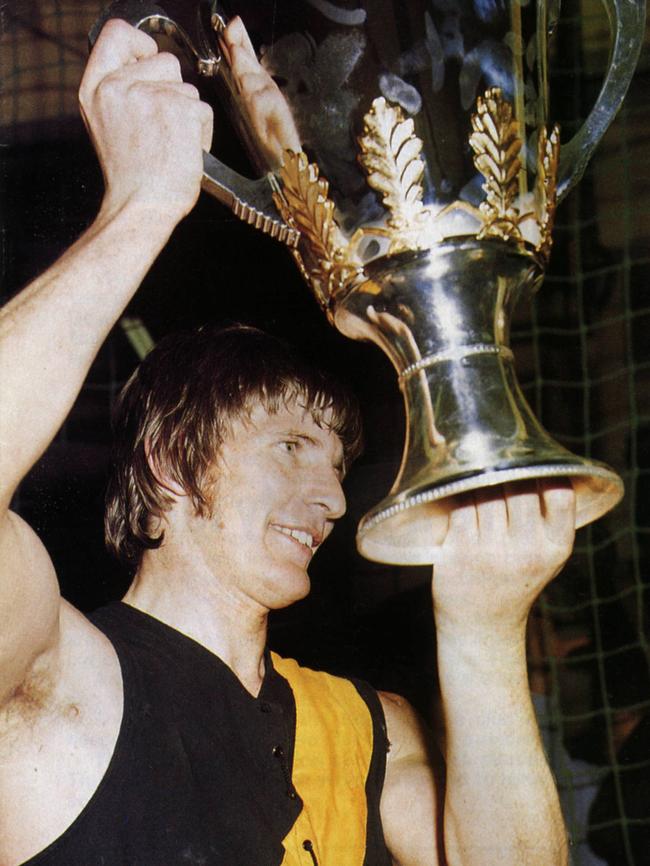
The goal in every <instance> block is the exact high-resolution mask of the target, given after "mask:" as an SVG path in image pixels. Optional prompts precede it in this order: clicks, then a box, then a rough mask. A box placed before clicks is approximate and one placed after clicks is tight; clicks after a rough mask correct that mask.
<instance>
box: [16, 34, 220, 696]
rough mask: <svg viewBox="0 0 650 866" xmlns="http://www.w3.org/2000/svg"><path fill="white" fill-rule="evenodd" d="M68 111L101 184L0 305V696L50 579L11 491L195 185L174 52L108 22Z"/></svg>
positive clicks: (47, 616)
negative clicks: (28, 279) (52, 251)
mask: <svg viewBox="0 0 650 866" xmlns="http://www.w3.org/2000/svg"><path fill="white" fill-rule="evenodd" d="M80 103H81V110H82V114H83V117H84V120H85V122H86V126H87V128H88V131H89V134H90V136H91V138H92V140H93V143H94V145H95V149H96V151H97V154H98V157H99V160H100V163H101V166H102V170H103V173H104V180H105V195H104V199H103V203H102V206H101V209H100V212H99V214H98V216H97V218H96V220H95V221H94V223H93V224H92V225H91V227H90V228H89V229H88V231H86V232H85V234H84V235H83V236H82V237H81V238H80V239H79V240H78V241H77V242H76V243H75V244H74V246H73V247H71V248H70V249H69V250H68V251H67V252H66V253H65V255H63V256H62V257H61V259H59V261H57V262H56V264H54V265H53V266H52V267H51V268H50V269H49V270H48V271H46V272H45V273H44V274H43V275H42V276H41V277H39V278H38V279H36V280H35V281H34V282H33V283H32V284H31V285H30V286H28V287H27V288H26V289H24V290H23V291H22V292H21V293H20V294H19V295H17V296H16V297H15V298H14V299H13V300H12V301H11V302H10V303H8V304H7V305H6V306H5V307H4V309H3V310H2V312H1V314H0V403H1V405H2V415H1V419H0V622H2V624H3V628H2V635H1V637H0V704H2V702H3V700H6V699H7V698H8V697H9V696H10V695H11V694H12V692H13V691H14V690H15V689H16V687H17V686H19V685H20V683H21V682H22V679H23V677H24V676H25V673H26V671H27V670H28V669H29V667H30V665H32V664H33V663H34V660H35V659H36V658H37V657H38V656H39V655H40V654H41V653H43V652H44V651H45V650H46V649H47V648H48V647H49V646H51V645H52V643H53V642H54V641H55V640H56V633H57V627H58V603H59V601H58V599H59V597H58V588H57V586H56V580H55V576H54V574H53V570H52V567H51V564H50V561H49V558H48V557H47V555H46V554H45V552H44V551H43V549H42V548H41V546H40V544H39V542H38V541H37V539H36V536H35V535H34V534H33V533H32V532H31V531H30V530H29V529H28V528H27V527H26V526H25V525H24V524H23V523H22V521H20V520H19V519H18V518H17V517H15V516H14V515H12V514H11V513H10V512H9V510H8V509H9V503H10V500H11V497H12V495H13V493H14V491H15V489H16V487H17V485H18V484H19V482H20V481H21V480H22V478H23V477H24V475H25V474H26V473H27V472H28V471H29V469H30V468H31V467H32V465H33V464H34V463H35V461H36V460H37V459H38V458H39V457H40V455H41V454H42V453H43V451H44V450H45V448H46V447H47V446H48V444H49V443H50V441H51V439H52V438H53V436H54V434H55V433H56V431H57V430H58V428H59V426H60V425H61V424H62V422H63V420H64V419H65V417H66V415H67V413H68V412H69V410H70V408H71V406H72V403H73V402H74V400H75V398H76V396H77V394H78V392H79V389H80V387H81V384H82V382H83V380H84V378H85V376H86V373H87V371H88V368H89V367H90V364H91V363H92V361H93V359H94V357H95V355H96V353H97V351H98V349H99V347H100V346H101V344H102V342H103V340H104V339H105V337H106V335H107V334H108V332H109V330H110V329H111V327H112V326H113V324H114V323H115V321H116V319H117V318H118V317H119V315H120V313H121V311H122V310H123V308H124V307H125V305H126V304H127V302H128V301H129V299H130V298H131V296H132V295H133V293H134V292H135V291H136V289H137V288H138V286H139V284H140V282H141V281H142V279H143V277H144V276H145V274H146V272H147V270H148V269H149V267H150V266H151V264H152V263H153V261H154V259H155V258H156V256H157V255H158V253H159V252H160V250H161V249H162V247H163V246H164V244H165V243H166V241H167V239H168V238H169V235H170V234H171V232H172V230H173V229H174V227H175V225H176V224H177V223H178V221H179V220H180V219H181V218H182V217H183V216H184V215H185V214H187V213H188V212H189V210H190V209H191V208H192V206H193V205H194V202H195V201H196V198H197V196H198V194H199V190H200V182H201V174H202V149H203V148H208V147H209V146H210V140H211V134H212V115H211V111H210V109H209V107H208V106H206V105H205V104H204V103H202V102H200V100H199V98H198V94H197V92H196V90H195V88H193V87H192V86H191V85H187V84H184V83H183V82H182V80H181V76H180V71H179V65H178V61H177V60H176V59H175V58H174V57H173V56H171V55H169V54H164V53H158V50H157V46H156V43H155V42H154V41H153V40H152V39H151V38H150V37H149V36H147V35H145V34H144V33H141V32H139V31H137V30H135V29H134V28H132V27H130V26H128V25H127V24H125V23H123V22H120V21H111V22H109V23H108V24H107V25H106V27H105V28H104V30H103V31H102V34H101V36H100V38H99V40H98V41H97V44H96V46H95V48H94V50H93V52H92V54H91V56H90V59H89V62H88V66H87V68H86V72H85V74H84V77H83V81H82V84H81V89H80Z"/></svg>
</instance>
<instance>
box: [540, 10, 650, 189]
mask: <svg viewBox="0 0 650 866" xmlns="http://www.w3.org/2000/svg"><path fill="white" fill-rule="evenodd" d="M602 2H603V4H604V6H605V9H606V11H607V17H608V18H609V24H610V27H611V31H612V37H613V45H612V51H611V56H610V61H609V68H608V70H607V75H606V76H605V80H604V82H603V86H602V88H601V91H600V93H599V95H598V99H597V100H596V104H595V105H594V107H593V108H592V110H591V112H590V114H589V116H588V117H587V119H586V120H585V122H584V124H583V125H582V127H581V128H580V130H579V131H578V132H577V133H576V134H575V135H574V137H573V138H572V139H571V141H569V142H567V143H566V144H565V145H562V148H561V149H560V166H559V170H558V187H557V194H558V200H561V199H563V198H564V197H565V196H566V194H567V193H568V192H569V191H570V190H571V189H572V187H574V186H575V184H576V183H577V182H578V181H579V180H580V178H581V177H582V175H583V174H584V171H585V168H586V167H587V163H588V162H589V159H590V158H591V155H592V153H593V152H594V150H595V149H596V146H597V145H598V142H599V141H600V139H601V138H602V137H603V135H604V134H605V132H606V130H607V127H608V126H609V124H610V123H611V122H612V120H613V119H614V115H615V114H616V112H617V111H618V109H619V107H620V105H621V102H622V101H623V97H624V96H625V94H626V92H627V89H628V87H629V84H630V81H631V79H632V75H633V73H634V69H635V67H636V63H637V60H638V57H639V52H640V50H641V45H642V43H643V37H644V22H645V0H602Z"/></svg>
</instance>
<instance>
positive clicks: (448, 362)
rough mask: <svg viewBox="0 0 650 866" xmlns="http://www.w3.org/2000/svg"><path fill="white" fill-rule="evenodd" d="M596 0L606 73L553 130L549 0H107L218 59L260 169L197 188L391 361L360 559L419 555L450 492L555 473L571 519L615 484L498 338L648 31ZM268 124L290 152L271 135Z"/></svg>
mask: <svg viewBox="0 0 650 866" xmlns="http://www.w3.org/2000/svg"><path fill="white" fill-rule="evenodd" d="M603 3H604V6H605V7H606V9H607V11H608V13H609V17H610V21H611V25H612V52H611V56H610V62H609V67H608V70H607V73H606V76H605V79H604V83H603V86H602V89H601V92H600V94H599V96H598V98H597V100H596V103H595V105H594V107H593V110H592V111H591V113H590V114H589V116H588V118H587V120H586V121H585V123H584V124H583V126H582V128H581V129H580V130H579V131H578V133H577V134H576V136H575V137H574V138H573V139H572V140H571V141H570V142H568V143H566V144H562V145H560V135H559V130H558V129H557V128H556V127H554V126H553V122H552V121H553V118H552V117H550V116H549V93H548V62H549V61H548V58H549V40H550V39H551V38H552V32H553V29H554V26H555V24H556V22H557V18H558V16H559V14H560V3H559V0H527V2H524V0H498V2H494V0H473V2H462V3H461V2H458V3H449V2H447V0H373V2H369V0H368V2H363V0H284V2H282V3H278V2H275V0H269V2H260V0H224V2H221V0H195V2H193V3H190V2H181V0H161V2H160V3H159V4H157V5H156V6H155V7H152V6H151V4H150V3H148V2H145V0H121V2H119V3H117V4H114V6H113V7H111V8H110V9H109V11H108V15H109V16H110V15H111V14H116V15H120V16H121V17H125V18H127V20H131V21H132V22H133V23H139V22H142V26H145V27H147V28H148V29H150V30H151V29H155V27H157V26H161V27H163V29H164V32H167V33H169V32H171V31H170V28H171V30H173V25H174V22H175V23H177V25H178V27H179V28H180V29H181V30H182V34H183V35H182V37H181V39H180V41H181V42H186V41H187V40H188V39H189V40H194V41H195V43H196V46H197V48H196V50H194V49H192V50H193V51H194V54H195V55H196V57H194V60H195V61H196V59H197V57H198V59H199V60H202V61H205V63H203V68H202V64H201V63H196V68H197V69H198V70H199V72H201V73H202V74H209V75H210V74H212V73H213V72H214V71H215V69H217V68H218V71H219V74H218V75H217V76H215V77H214V78H213V80H214V82H215V87H217V90H218V97H217V96H216V98H219V99H220V100H223V101H224V102H225V104H226V106H227V108H228V111H229V114H230V115H231V117H232V118H233V121H234V123H235V126H236V128H237V130H238V132H239V134H240V136H241V139H242V143H243V145H244V146H245V147H246V149H247V151H248V153H249V156H250V158H251V161H252V163H253V164H254V165H255V166H256V167H257V169H258V171H259V174H260V175H262V178H261V180H259V181H251V180H248V179H246V178H241V176H239V175H237V174H236V173H234V172H232V171H231V170H230V169H229V168H228V167H226V166H224V165H223V164H222V163H220V162H219V161H218V160H216V159H215V158H214V157H212V156H210V155H207V156H206V179H205V187H206V189H208V191H210V192H212V193H213V194H214V195H216V196H217V198H219V199H220V200H221V201H224V202H225V203H227V204H228V205H229V206H230V207H232V208H233V210H234V212H235V213H237V214H238V215H240V216H241V217H242V218H244V219H246V220H247V221H249V222H251V223H252V224H253V225H257V226H258V227H260V228H261V229H262V230H264V231H270V232H271V233H272V234H274V236H276V237H279V238H280V239H282V240H284V241H285V242H286V243H288V244H289V245H290V246H291V247H292V254H293V256H294V258H295V260H296V263H297V265H298V267H299V268H300V271H301V273H302V274H303V276H304V278H305V280H306V281H307V282H308V284H309V285H310V287H311V289H312V291H313V293H314V295H315V297H316V299H317V300H318V302H319V303H320V305H321V307H322V308H323V310H324V312H325V313H326V315H327V316H328V318H329V320H330V321H331V322H332V323H333V324H334V325H335V326H336V327H337V328H339V330H341V331H342V332H343V333H344V334H346V335H347V336H349V337H351V338H353V339H361V340H371V341H373V342H374V343H376V344H377V345H378V346H379V347H380V348H381V349H382V350H383V351H384V352H385V353H386V354H387V355H388V357H389V358H390V359H391V361H392V363H393V365H394V367H395V369H396V371H397V375H398V381H399V385H400V388H401V390H402V393H403V395H404V402H405V408H406V418H407V425H406V426H407V433H406V443H405V449H404V455H403V459H402V464H401V468H400V470H399V474H398V477H397V479H396V481H395V483H394V485H393V487H392V488H391V491H390V493H389V494H388V496H387V497H386V498H385V499H384V500H383V501H382V502H380V503H379V504H378V505H377V506H376V507H375V508H373V509H372V510H371V511H370V513H369V514H367V515H366V516H365V517H364V519H363V520H362V521H361V524H360V527H359V533H358V544H359V549H360V551H361V552H362V553H363V554H364V555H365V556H368V557H369V558H371V559H377V560H380V561H384V562H391V563H428V562H433V561H434V560H435V557H436V550H437V547H438V545H439V542H440V540H441V538H442V537H443V535H444V530H445V527H446V522H447V513H448V508H449V504H448V498H449V497H450V496H452V495H454V494H455V493H459V492H463V491H466V490H472V489H476V488H480V487H485V486H491V485H495V484H499V483H501V482H504V481H512V480H518V479H530V478H544V477H549V476H550V477H556V476H559V477H568V478H570V479H571V481H572V483H573V485H574V487H575V489H576V492H577V494H578V514H577V525H578V526H581V525H584V524H585V523H588V522H589V521H591V520H594V519H596V518H597V517H599V516H600V515H602V514H603V513H605V512H606V511H607V510H608V509H610V508H611V507H613V506H614V505H615V504H616V503H617V502H618V501H619V499H620V498H621V496H622V493H623V486H622V482H621V480H620V478H619V477H618V476H617V475H616V474H615V473H614V472H613V471H612V470H611V469H609V468H608V467H606V466H603V465H602V464H599V463H597V462H595V461H590V460H586V459H583V458H581V457H577V456H575V455H573V454H571V453H570V452H568V451H567V450H566V449H564V448H563V447H561V446H560V445H559V444H558V443H556V442H554V441H553V440H552V439H551V437H550V436H549V435H548V434H547V433H546V432H545V431H544V429H543V427H542V426H541V425H540V423H539V422H538V421H537V419H536V418H535V416H534V415H533V413H532V412H531V410H530V408H529V406H528V405H527V403H526V401H525V399H524V397H523V395H522V393H521V391H520V388H519V386H518V384H517V380H516V376H515V372H514V361H513V357H512V352H511V350H510V347H509V323H510V320H511V317H512V311H513V309H514V306H515V305H516V303H517V302H518V300H519V299H520V298H521V297H522V296H523V295H528V294H530V293H531V292H533V291H534V290H535V289H536V288H538V287H539V284H540V283H541V281H542V279H543V273H544V268H545V265H546V262H547V260H548V257H549V254H550V250H551V244H552V228H553V219H554V215H555V209H556V206H557V203H558V201H559V200H560V199H561V198H562V197H563V196H564V195H565V194H566V192H568V190H569V189H570V188H571V186H572V185H573V184H575V183H576V182H577V181H578V180H579V178H580V176H581V174H582V172H583V171H584V168H585V166H586V164H587V162H588V159H589V157H590V155H591V153H592V152H593V150H594V148H595V147H596V146H597V144H598V141H599V140H600V138H601V137H602V135H603V134H604V132H605V130H606V129H607V126H608V125H609V123H610V122H611V120H612V118H613V116H614V115H615V113H616V111H617V109H618V107H619V105H620V103H621V100H622V99H623V96H624V94H625V92H626V89H627V86H628V84H629V81H630V79H631V76H632V73H633V71H634V67H635V64H636V60H637V57H638V54H639V50H640V47H641V43H642V40H643V34H644V19H645V2H644V0H603ZM234 15H239V16H241V18H242V20H243V22H244V24H245V26H246V28H247V30H248V32H249V34H250V37H251V40H252V43H253V45H254V48H255V50H256V52H257V55H258V58H259V60H260V63H261V65H262V67H263V68H264V69H265V70H266V71H267V73H268V75H269V76H271V77H272V78H273V79H274V81H275V82H276V84H277V88H276V89H275V91H274V93H273V95H270V96H269V98H268V100H267V102H266V104H265V105H264V106H263V110H260V106H259V105H257V106H256V109H255V110H252V108H251V106H250V105H249V104H248V103H247V100H246V95H245V93H244V92H243V91H242V90H240V88H239V87H238V84H237V81H236V78H235V76H234V74H233V72H232V70H231V69H230V68H229V66H228V61H227V54H226V52H222V51H221V47H220V43H219V34H220V33H221V31H222V28H223V22H224V21H227V20H228V19H229V18H230V17H232V16H234ZM161 22H162V23H161ZM170 22H172V23H171V24H170ZM212 60H214V61H215V62H214V63H213V62H212ZM215 64H216V65H215ZM271 126H272V127H273V128H274V129H275V130H276V131H279V138H280V139H282V138H283V137H284V141H285V144H284V148H283V149H284V155H283V156H282V154H278V153H277V152H273V151H272V150H270V149H269V147H268V141H267V136H266V133H267V131H268V129H269V128H270V127H271ZM295 142H299V143H300V148H299V149H298V148H297V147H296V145H295ZM287 148H288V149H287ZM271 200H272V202H273V204H271Z"/></svg>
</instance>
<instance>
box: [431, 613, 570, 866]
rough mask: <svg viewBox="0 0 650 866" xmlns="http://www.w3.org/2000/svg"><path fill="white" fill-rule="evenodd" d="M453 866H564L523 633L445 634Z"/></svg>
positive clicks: (442, 662)
mask: <svg viewBox="0 0 650 866" xmlns="http://www.w3.org/2000/svg"><path fill="white" fill-rule="evenodd" d="M438 657H439V672H440V685H441V691H442V700H443V712H444V720H445V728H446V732H447V736H446V763H447V784H446V793H445V809H444V814H445V818H444V837H445V850H446V855H447V861H448V864H449V866H492V864H494V866H529V864H530V866H563V864H565V863H566V862H567V857H568V853H567V842H566V833H565V829H564V824H563V820H562V815H561V812H560V806H559V801H558V796H557V792H556V788H555V785H554V782H553V778H552V775H551V772H550V770H549V768H548V765H547V763H546V760H545V757H544V753H543V750H542V746H541V741H540V737H539V732H538V728H537V722H536V720H535V715H534V711H533V707H532V704H531V701H530V697H529V690H528V681H527V673H526V655H525V634H524V629H523V627H522V628H521V629H518V630H516V631H513V634H512V635H510V636H509V637H508V638H507V639H506V638H504V636H503V635H498V634H497V633H496V629H495V630H492V631H490V632H488V633H483V634H479V633H475V634H471V633H470V634H469V635H468V634H463V635H456V634H453V633H452V634H450V633H447V632H446V631H445V629H444V628H439V630H438Z"/></svg>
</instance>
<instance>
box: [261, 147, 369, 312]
mask: <svg viewBox="0 0 650 866" xmlns="http://www.w3.org/2000/svg"><path fill="white" fill-rule="evenodd" d="M280 178H281V181H282V189H281V191H276V192H274V194H273V200H274V202H275V206H276V207H277V209H278V210H279V212H280V214H281V215H282V218H283V219H284V220H285V222H286V223H287V224H288V225H290V226H291V227H292V228H296V229H298V231H299V232H300V234H301V236H302V240H301V243H300V244H299V246H298V249H296V250H293V251H292V255H293V256H294V258H295V259H296V262H297V263H298V266H299V268H300V271H301V273H302V274H303V276H304V277H305V279H306V280H307V281H308V282H309V283H310V284H311V286H312V288H313V290H314V293H315V294H316V297H317V299H318V301H319V302H320V304H321V305H322V306H323V307H324V308H325V309H326V310H328V309H329V306H330V303H331V300H332V298H333V296H334V295H335V294H336V292H337V291H339V290H340V289H341V288H343V287H344V286H345V285H346V284H347V283H348V282H349V281H350V280H351V279H352V278H354V277H355V276H356V274H357V273H358V272H359V271H360V269H361V263H360V262H359V261H358V260H357V258H356V257H355V256H354V255H353V254H352V251H351V249H350V246H349V244H348V243H347V241H346V240H345V237H344V236H343V234H342V232H341V230H340V229H339V227H338V225H337V223H336V219H335V217H334V208H335V206H334V202H333V200H332V199H331V198H330V197H329V184H328V182H327V181H326V180H325V178H323V177H321V176H320V172H319V169H318V166H317V165H316V164H315V163H310V162H309V160H308V159H307V155H306V154H305V153H304V152H302V151H300V152H299V153H294V152H293V151H290V150H287V151H285V154H284V162H283V165H282V168H281V169H280Z"/></svg>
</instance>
